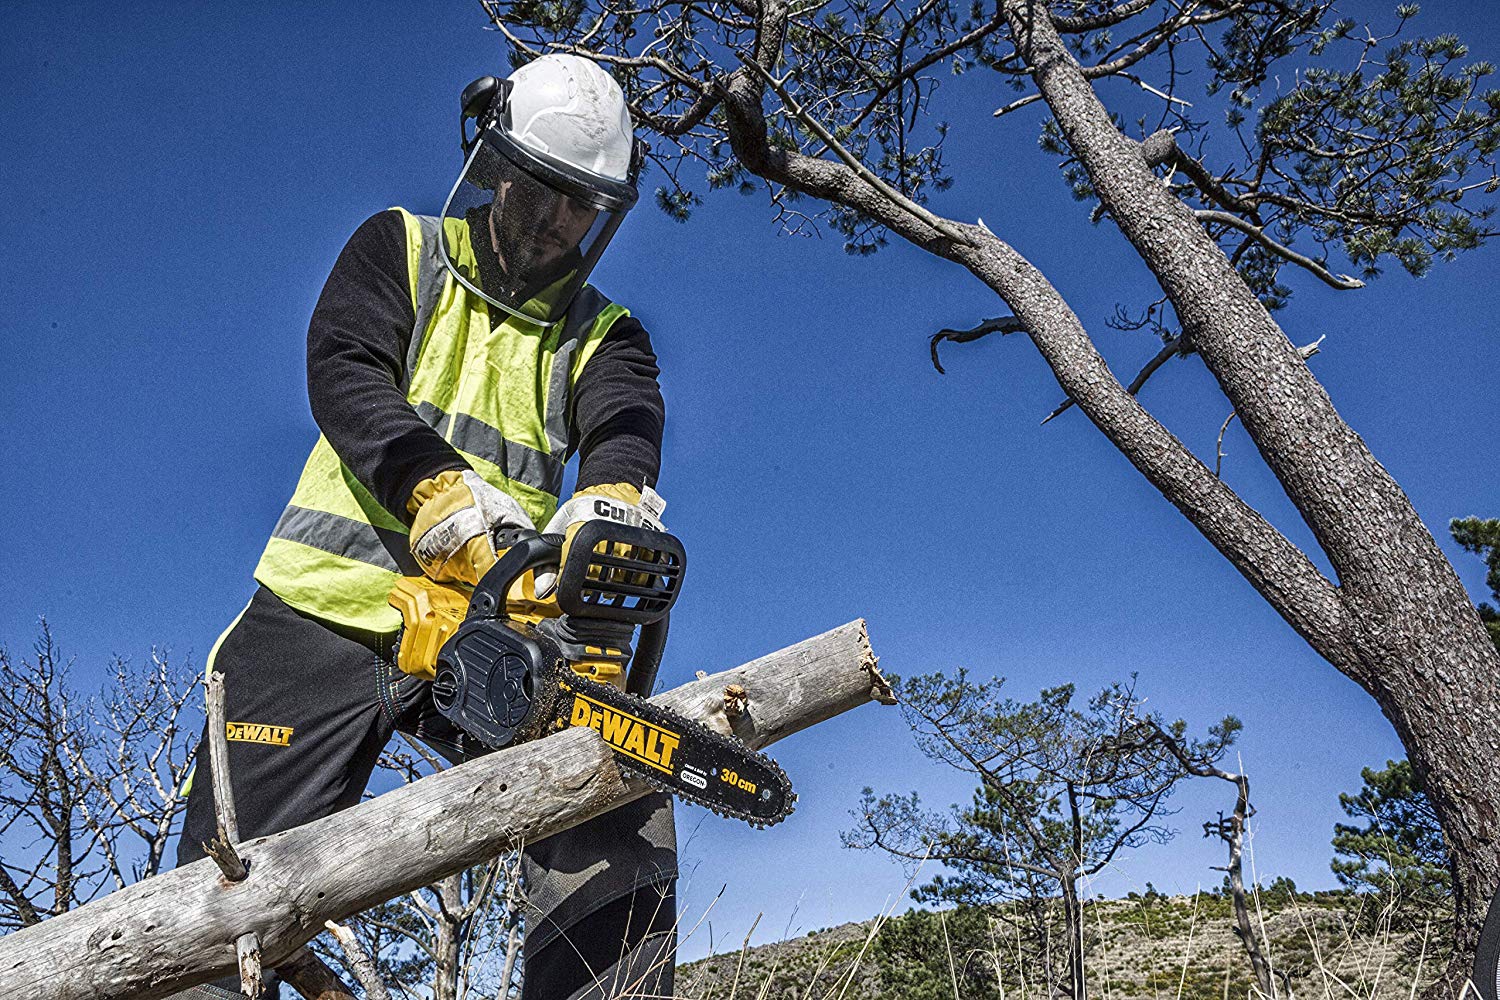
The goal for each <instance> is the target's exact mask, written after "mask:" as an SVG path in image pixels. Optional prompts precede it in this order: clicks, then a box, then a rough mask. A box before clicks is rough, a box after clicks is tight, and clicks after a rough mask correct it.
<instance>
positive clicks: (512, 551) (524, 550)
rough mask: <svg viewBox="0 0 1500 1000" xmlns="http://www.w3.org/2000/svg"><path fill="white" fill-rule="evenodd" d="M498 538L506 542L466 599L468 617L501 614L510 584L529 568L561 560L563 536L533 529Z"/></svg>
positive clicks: (491, 616) (556, 562) (490, 616)
mask: <svg viewBox="0 0 1500 1000" xmlns="http://www.w3.org/2000/svg"><path fill="white" fill-rule="evenodd" d="M506 534H507V535H508V537H506V538H505V539H503V540H502V541H501V544H504V543H506V542H508V543H509V546H508V547H507V548H506V549H505V551H504V553H502V554H501V556H500V558H499V559H498V560H496V562H495V565H493V566H491V567H490V568H489V572H487V573H485V574H484V578H483V579H481V580H480V581H479V583H478V585H477V586H475V587H474V596H473V597H472V598H471V599H470V600H469V617H470V618H501V617H503V616H504V615H505V595H506V594H508V593H510V588H511V584H513V583H515V582H516V581H517V580H519V579H520V578H521V574H522V573H525V572H527V571H528V570H533V569H541V568H542V567H543V566H556V565H557V564H558V563H560V562H562V550H563V536H562V535H543V534H539V533H538V532H535V531H517V532H514V533H511V532H507V533H506Z"/></svg>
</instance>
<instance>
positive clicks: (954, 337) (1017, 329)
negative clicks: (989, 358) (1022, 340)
mask: <svg viewBox="0 0 1500 1000" xmlns="http://www.w3.org/2000/svg"><path fill="white" fill-rule="evenodd" d="M1025 332H1026V328H1025V326H1023V325H1022V323H1021V321H1020V320H1018V319H1016V317H1014V316H997V317H995V318H994V319H987V320H985V321H984V322H982V323H980V324H979V325H978V326H975V327H970V328H969V329H967V330H953V329H947V328H944V329H942V330H939V331H938V332H937V333H935V334H933V335H932V345H931V350H932V367H934V368H936V369H937V370H938V374H939V375H946V374H948V373H947V371H945V370H944V369H943V366H942V363H941V362H939V361H938V344H940V343H941V342H943V341H945V340H951V341H953V342H954V343H955V344H967V343H969V342H970V341H973V340H978V339H979V338H980V337H983V336H986V335H988V334H991V333H999V334H1002V335H1004V334H1008V333H1025Z"/></svg>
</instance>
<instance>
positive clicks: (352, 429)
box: [307, 209, 666, 523]
mask: <svg viewBox="0 0 1500 1000" xmlns="http://www.w3.org/2000/svg"><path fill="white" fill-rule="evenodd" d="M410 287H411V286H410V279H409V275H408V266H407V256H406V227H405V224H404V222H403V221H402V218H401V213H399V212H397V211H395V210H394V209H392V210H390V211H386V212H381V213H379V214H378V215H374V216H371V217H370V218H369V219H367V220H366V221H365V222H364V224H363V225H361V226H360V227H359V229H357V230H355V232H354V235H353V236H351V237H350V238H349V242H348V243H347V244H346V245H345V246H344V249H343V251H342V252H341V253H340V254H339V258H338V261H337V262H336V263H335V264H334V266H333V271H332V273H330V274H329V276H328V282H327V283H326V284H325V285H324V286H323V294H322V295H321V296H320V297H319V298H318V305H317V307H316V308H315V309H314V310H313V316H312V324H311V326H310V327H309V328H308V331H307V394H308V399H309V401H310V402H311V404H312V412H313V419H314V420H316V421H317V424H318V428H319V429H320V430H321V431H322V432H323V435H324V437H326V438H327V439H328V443H329V444H331V445H332V446H333V450H334V451H335V452H336V453H337V454H338V456H339V458H340V459H342V460H343V462H344V464H345V465H347V466H348V467H349V470H350V471H351V472H353V473H354V476H355V478H356V479H358V480H359V481H360V482H361V483H362V484H364V486H365V488H366V489H368V490H369V491H370V493H371V495H373V496H374V497H375V499H376V501H377V502H378V503H379V504H380V505H381V506H382V507H384V508H385V509H386V510H388V511H390V512H391V513H392V514H394V515H395V516H396V517H398V518H400V519H401V520H402V521H404V522H406V523H410V521H411V515H409V514H408V513H407V512H406V501H407V498H408V497H410V496H411V491H412V490H413V489H414V488H415V487H416V485H417V484H418V483H420V482H421V481H422V480H424V479H427V478H429V477H431V476H435V475H437V474H438V473H440V472H445V471H447V470H449V469H463V468H467V467H468V465H467V463H466V462H465V461H464V459H463V458H462V456H460V455H459V454H458V452H457V451H455V450H454V449H453V446H452V445H450V444H449V443H448V442H447V441H445V440H444V439H443V437H442V435H441V434H439V433H438V432H437V431H435V430H433V429H432V427H430V426H428V424H427V423H426V422H425V421H423V420H422V418H421V417H419V416H417V413H416V411H415V410H414V409H412V407H411V404H409V403H408V402H407V401H406V395H405V393H404V392H403V391H402V390H401V388H400V386H401V384H402V383H403V381H404V378H403V376H404V375H405V367H406V353H407V349H408V348H409V347H410V345H411V337H412V326H413V325H414V324H415V323H416V313H415V311H414V310H413V309H412V304H411V292H410ZM658 374H659V369H658V368H657V365H656V355H655V354H654V353H653V352H652V350H651V339H650V337H649V336H647V334H646V331H645V329H644V328H643V327H642V326H641V324H640V323H639V322H637V321H636V320H635V318H634V317H629V316H627V317H624V318H622V319H619V320H617V321H616V322H615V324H614V326H613V327H611V328H610V331H609V333H608V334H607V335H606V336H605V337H604V339H603V340H602V341H601V342H600V344H599V347H598V349H597V350H596V351H595V352H594V355H593V357H592V358H590V359H589V363H588V364H587V365H585V366H584V368H583V371H582V372H581V373H580V374H579V376H578V381H577V382H576V384H575V385H574V387H573V405H572V417H571V419H572V426H571V427H570V432H571V434H572V438H571V440H573V441H574V442H576V443H577V444H578V451H579V455H580V464H579V469H578V488H579V489H583V488H585V487H588V486H595V485H598V484H600V483H630V484H631V485H639V484H640V483H642V482H644V483H646V484H648V485H653V486H654V485H655V484H656V477H657V473H658V472H659V471H660V467H661V439H662V425H663V422H664V420H665V414H666V408H665V406H664V404H663V403H662V398H661V390H660V388H659V387H658V385H657V381H656V379H657V375H658Z"/></svg>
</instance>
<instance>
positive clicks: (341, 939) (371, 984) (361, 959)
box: [323, 920, 391, 1000]
mask: <svg viewBox="0 0 1500 1000" xmlns="http://www.w3.org/2000/svg"><path fill="white" fill-rule="evenodd" d="M323 926H324V927H327V928H328V930H329V931H330V932H331V933H332V934H333V937H334V940H336V941H338V943H339V947H340V948H342V949H343V950H344V956H345V957H346V958H347V959H348V964H349V968H350V969H351V970H353V972H354V977H355V978H356V979H358V980H359V985H360V986H362V987H363V988H364V991H365V996H367V997H369V998H370V1000H391V991H390V990H389V989H388V988H387V987H386V985H385V981H384V980H383V979H381V978H380V973H379V972H378V971H377V970H376V969H375V963H374V962H373V961H372V960H371V959H370V955H369V953H368V952H366V951H365V949H364V946H363V945H361V944H360V943H359V938H357V937H355V935H354V932H353V931H351V930H350V929H349V928H348V927H345V926H344V925H343V924H337V923H334V922H333V921H332V920H328V921H325V922H324V924H323Z"/></svg>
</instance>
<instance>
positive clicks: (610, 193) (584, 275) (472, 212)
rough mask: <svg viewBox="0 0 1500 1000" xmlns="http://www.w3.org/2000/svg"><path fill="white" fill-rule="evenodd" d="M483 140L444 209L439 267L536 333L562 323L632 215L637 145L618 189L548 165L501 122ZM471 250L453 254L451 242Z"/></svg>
mask: <svg viewBox="0 0 1500 1000" xmlns="http://www.w3.org/2000/svg"><path fill="white" fill-rule="evenodd" d="M503 117H504V114H503V109H502V110H501V113H500V114H499V115H497V116H492V117H491V118H490V120H489V121H488V122H487V123H486V124H485V125H484V126H483V127H481V129H480V130H479V132H478V134H477V135H476V136H475V138H474V140H473V142H472V145H471V146H470V148H469V156H468V159H467V160H466V162H465V164H464V170H463V173H462V174H460V175H459V178H458V181H457V182H456V183H455V184H454V185H453V189H452V191H450V192H449V194H448V200H447V201H446V202H445V203H444V205H443V216H444V217H445V219H459V220H462V221H463V222H464V223H465V225H463V226H460V227H453V226H450V225H449V224H446V223H445V225H444V226H443V229H442V243H443V246H442V250H443V259H444V261H445V263H446V264H447V266H448V269H449V271H451V272H452V273H453V276H454V278H455V279H456V280H458V281H459V282H460V283H461V284H462V285H464V287H466V288H468V289H469V290H470V291H471V292H473V293H475V294H476V295H478V296H480V297H481V298H482V299H484V300H485V301H486V302H488V303H490V304H491V305H494V306H496V307H498V308H500V309H501V310H503V311H504V312H506V313H508V314H510V315H512V316H515V317H517V318H519V319H522V320H525V321H527V322H529V323H534V324H537V325H540V326H551V325H552V324H554V323H556V322H558V321H559V320H561V319H562V318H563V316H564V314H565V313H566V312H567V309H568V306H569V305H570V304H571V303H572V301H573V298H574V296H576V295H577V293H578V290H579V289H581V288H582V287H583V285H584V283H585V282H586V281H587V280H588V276H589V274H590V272H592V271H593V269H594V265H595V264H597V263H598V261H599V258H600V256H601V255H602V254H603V253H604V250H605V248H606V247H607V246H608V245H609V242H610V240H611V239H612V238H613V237H614V234H615V231H616V230H617V229H618V228H619V226H620V223H621V222H622V221H624V218H625V215H626V213H627V212H629V211H630V209H631V208H633V207H634V206H635V203H636V199H637V196H638V195H637V190H636V185H635V181H636V177H637V176H638V174H639V170H640V164H641V160H642V155H641V154H642V147H641V145H640V142H639V140H637V141H636V143H635V147H634V155H633V156H632V158H631V167H630V172H629V176H628V178H627V179H626V180H623V181H619V180H614V179H611V178H607V177H600V176H597V175H594V174H590V173H588V172H587V171H584V170H581V169H579V168H577V167H574V166H573V165H571V164H568V163H563V162H560V161H558V160H555V159H552V158H550V157H548V156H546V155H545V154H543V153H541V152H539V151H537V150H534V149H532V148H530V147H529V146H524V145H522V144H520V143H518V142H516V141H515V140H514V139H513V138H512V137H511V136H510V134H509V133H508V132H507V130H506V129H505V128H504V127H502V126H501V125H500V124H499V123H498V120H497V119H503ZM455 231H456V232H458V233H463V234H466V235H467V239H468V243H469V245H468V246H455V245H452V244H453V242H454V233H455Z"/></svg>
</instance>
